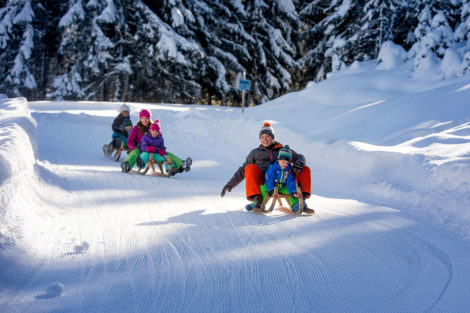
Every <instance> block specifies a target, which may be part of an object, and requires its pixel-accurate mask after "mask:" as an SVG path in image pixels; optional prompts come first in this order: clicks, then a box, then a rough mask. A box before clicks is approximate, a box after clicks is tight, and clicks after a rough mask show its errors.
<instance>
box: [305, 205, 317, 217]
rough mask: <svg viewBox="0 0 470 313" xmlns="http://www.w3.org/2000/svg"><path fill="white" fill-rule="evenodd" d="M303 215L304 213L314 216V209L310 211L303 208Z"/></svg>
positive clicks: (307, 208)
mask: <svg viewBox="0 0 470 313" xmlns="http://www.w3.org/2000/svg"><path fill="white" fill-rule="evenodd" d="M304 213H305V214H309V215H313V214H315V210H314V209H311V208H309V207H305V208H304Z"/></svg>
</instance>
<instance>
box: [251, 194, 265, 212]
mask: <svg viewBox="0 0 470 313" xmlns="http://www.w3.org/2000/svg"><path fill="white" fill-rule="evenodd" d="M262 205H263V197H262V196H261V195H256V196H255V197H254V205H253V210H254V211H256V212H264V210H263V208H262Z"/></svg>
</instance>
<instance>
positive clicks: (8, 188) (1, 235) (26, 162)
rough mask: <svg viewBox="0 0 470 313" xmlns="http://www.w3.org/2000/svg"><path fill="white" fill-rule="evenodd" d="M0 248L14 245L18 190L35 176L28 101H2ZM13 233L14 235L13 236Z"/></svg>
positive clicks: (0, 127)
mask: <svg viewBox="0 0 470 313" xmlns="http://www.w3.org/2000/svg"><path fill="white" fill-rule="evenodd" d="M0 130H1V131H0V168H1V170H0V196H1V198H0V221H1V222H0V249H2V248H5V247H8V246H12V245H14V239H13V238H18V237H17V236H18V233H17V232H18V230H17V226H18V219H20V218H21V216H18V214H16V212H15V209H14V207H13V206H14V201H13V199H14V198H15V196H22V195H18V187H19V186H20V184H22V183H23V182H26V181H27V180H28V179H29V178H30V177H31V176H32V175H33V169H34V164H35V160H36V151H37V147H36V135H35V134H36V121H35V120H34V119H33V118H32V117H31V114H30V111H29V108H28V105H27V101H26V99H25V98H16V99H0ZM12 233H15V235H14V236H12Z"/></svg>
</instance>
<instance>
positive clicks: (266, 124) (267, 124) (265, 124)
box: [263, 122, 271, 127]
mask: <svg viewBox="0 0 470 313" xmlns="http://www.w3.org/2000/svg"><path fill="white" fill-rule="evenodd" d="M267 126H269V127H271V124H269V123H268V122H266V123H264V125H263V127H267Z"/></svg>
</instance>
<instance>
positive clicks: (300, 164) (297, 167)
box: [292, 160, 305, 173]
mask: <svg viewBox="0 0 470 313" xmlns="http://www.w3.org/2000/svg"><path fill="white" fill-rule="evenodd" d="M304 166H305V164H304V162H302V161H301V160H297V161H295V163H294V166H293V167H292V171H294V173H298V172H300V171H301V170H302V168H303V167H304Z"/></svg>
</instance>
